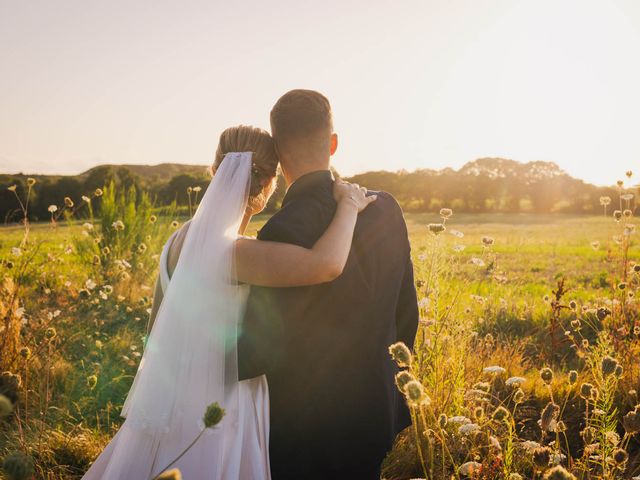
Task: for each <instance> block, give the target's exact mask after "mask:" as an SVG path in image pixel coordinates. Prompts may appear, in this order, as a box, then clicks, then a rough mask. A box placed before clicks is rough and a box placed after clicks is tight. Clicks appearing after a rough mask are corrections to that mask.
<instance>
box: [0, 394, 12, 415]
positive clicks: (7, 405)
mask: <svg viewBox="0 0 640 480" xmlns="http://www.w3.org/2000/svg"><path fill="white" fill-rule="evenodd" d="M11 412H13V403H11V400H9V399H8V398H7V397H5V396H4V395H2V394H0V420H2V419H3V418H5V417H8V416H9V415H11Z"/></svg>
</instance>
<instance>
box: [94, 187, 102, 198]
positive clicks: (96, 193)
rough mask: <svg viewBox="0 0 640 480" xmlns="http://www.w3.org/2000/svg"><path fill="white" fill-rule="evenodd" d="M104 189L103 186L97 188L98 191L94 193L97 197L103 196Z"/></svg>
mask: <svg viewBox="0 0 640 480" xmlns="http://www.w3.org/2000/svg"><path fill="white" fill-rule="evenodd" d="M102 193H103V192H102V189H101V188H96V191H95V192H94V195H95V196H96V197H101V196H102Z"/></svg>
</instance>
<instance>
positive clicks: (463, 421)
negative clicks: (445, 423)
mask: <svg viewBox="0 0 640 480" xmlns="http://www.w3.org/2000/svg"><path fill="white" fill-rule="evenodd" d="M449 423H459V424H461V425H466V424H467V423H471V420H469V419H468V418H467V417H465V416H464V415H455V416H453V417H451V418H449Z"/></svg>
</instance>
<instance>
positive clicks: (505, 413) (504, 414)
mask: <svg viewBox="0 0 640 480" xmlns="http://www.w3.org/2000/svg"><path fill="white" fill-rule="evenodd" d="M491 418H493V420H495V421H496V422H503V421H505V420H508V419H509V410H507V409H506V408H504V407H503V406H500V407H498V408H496V409H495V410H494V411H493V415H492V416H491Z"/></svg>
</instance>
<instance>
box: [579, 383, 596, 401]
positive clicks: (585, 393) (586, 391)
mask: <svg viewBox="0 0 640 480" xmlns="http://www.w3.org/2000/svg"><path fill="white" fill-rule="evenodd" d="M592 393H593V385H591V384H590V383H583V384H582V385H580V396H581V397H582V398H584V399H585V400H589V399H590V398H591V395H592Z"/></svg>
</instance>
